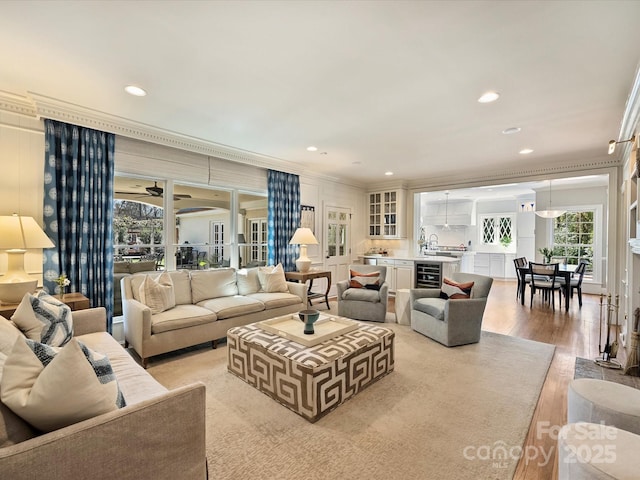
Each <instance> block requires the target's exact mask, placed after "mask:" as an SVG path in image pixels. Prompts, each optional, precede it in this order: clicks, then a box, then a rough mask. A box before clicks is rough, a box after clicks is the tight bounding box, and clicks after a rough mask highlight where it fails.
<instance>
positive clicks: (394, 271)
mask: <svg viewBox="0 0 640 480" xmlns="http://www.w3.org/2000/svg"><path fill="white" fill-rule="evenodd" d="M376 264H377V265H384V266H385V267H387V277H386V281H387V283H388V284H389V291H390V292H395V291H396V290H398V289H399V288H413V272H414V263H413V261H411V260H393V259H390V258H379V259H378V260H377V261H376Z"/></svg>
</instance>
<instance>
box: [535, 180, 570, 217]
mask: <svg viewBox="0 0 640 480" xmlns="http://www.w3.org/2000/svg"><path fill="white" fill-rule="evenodd" d="M565 212H566V210H556V209H554V208H552V207H551V180H549V202H548V204H547V208H546V209H545V210H538V207H537V205H536V215H538V216H539V217H542V218H558V217H559V216H560V215H562V214H563V213H565Z"/></svg>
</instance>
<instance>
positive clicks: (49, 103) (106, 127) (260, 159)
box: [0, 92, 362, 188]
mask: <svg viewBox="0 0 640 480" xmlns="http://www.w3.org/2000/svg"><path fill="white" fill-rule="evenodd" d="M1 93H2V92H0V97H1ZM28 94H29V98H30V99H31V100H32V108H33V109H34V110H35V115H36V116H37V117H38V118H50V119H53V120H58V121H61V122H66V123H71V124H74V125H80V126H83V127H88V128H94V129H96V130H101V131H103V132H109V133H114V134H116V135H121V136H123V137H128V138H134V139H137V140H143V141H146V142H150V143H154V144H157V145H163V146H167V147H172V148H177V149H180V150H185V151H189V152H193V153H199V154H202V155H206V156H209V157H215V158H220V159H223V160H229V161H232V162H237V163H242V164H245V165H251V166H253V167H257V168H264V169H272V170H279V171H284V172H287V173H293V174H296V175H302V174H304V175H306V176H309V177H312V178H316V179H320V180H325V181H329V182H333V183H340V184H344V185H348V186H352V187H358V188H362V184H359V183H357V182H350V181H348V180H347V181H345V180H344V179H340V178H337V177H332V176H330V175H322V174H318V173H314V172H309V170H306V169H304V167H303V166H301V165H298V164H296V163H293V162H290V161H287V160H283V159H280V158H276V157H271V156H268V155H263V154H260V153H256V152H250V151H248V150H242V149H240V148H235V147H231V146H228V145H222V144H219V143H215V142H211V141H209V140H205V139H202V138H198V137H192V136H189V135H183V134H181V133H178V132H173V131H171V130H165V129H162V128H158V127H155V126H153V125H148V124H145V123H141V122H136V121H134V120H130V119H128V118H124V117H120V116H116V115H111V114H109V113H105V112H101V111H98V110H93V109H90V108H86V107H83V106H81V105H76V104H73V103H69V102H65V101H62V100H59V99H56V98H52V97H48V96H46V95H41V94H38V93H35V92H28ZM0 108H1V107H0Z"/></svg>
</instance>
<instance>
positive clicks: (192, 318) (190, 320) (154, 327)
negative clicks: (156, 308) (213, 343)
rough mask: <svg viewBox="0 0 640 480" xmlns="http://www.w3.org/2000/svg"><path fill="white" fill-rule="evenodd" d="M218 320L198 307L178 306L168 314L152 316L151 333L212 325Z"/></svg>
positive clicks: (209, 311) (211, 313) (168, 311)
mask: <svg viewBox="0 0 640 480" xmlns="http://www.w3.org/2000/svg"><path fill="white" fill-rule="evenodd" d="M217 319H218V317H217V316H216V314H215V313H214V312H212V311H211V310H207V309H206V308H203V307H200V306H198V305H176V306H175V307H173V308H172V309H170V310H167V311H166V312H162V313H157V314H156V315H152V316H151V333H152V334H155V333H162V332H168V331H170V330H179V329H181V328H186V327H191V326H194V325H200V324H203V323H211V322H214V321H216V320H217Z"/></svg>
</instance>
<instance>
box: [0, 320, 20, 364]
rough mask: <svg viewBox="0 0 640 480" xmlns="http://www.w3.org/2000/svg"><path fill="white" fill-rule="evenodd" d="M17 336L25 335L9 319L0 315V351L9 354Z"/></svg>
mask: <svg viewBox="0 0 640 480" xmlns="http://www.w3.org/2000/svg"><path fill="white" fill-rule="evenodd" d="M18 338H25V337H24V335H23V334H22V332H21V331H20V330H18V329H17V328H16V326H15V325H14V324H13V323H11V321H10V320H7V319H6V318H4V317H3V316H1V315H0V353H4V354H5V355H9V354H10V353H11V350H13V344H14V343H16V340H17V339H18Z"/></svg>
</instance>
